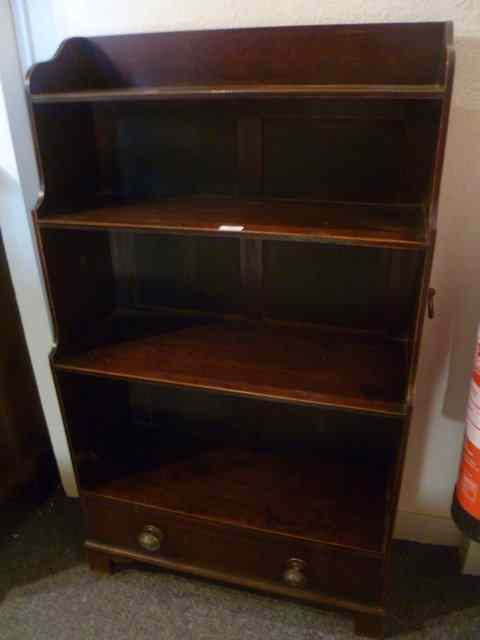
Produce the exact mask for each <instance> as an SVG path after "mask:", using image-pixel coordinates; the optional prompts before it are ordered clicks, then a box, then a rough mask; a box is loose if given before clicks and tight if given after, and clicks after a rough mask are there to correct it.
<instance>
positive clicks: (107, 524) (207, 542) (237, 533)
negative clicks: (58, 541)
mask: <svg viewBox="0 0 480 640" xmlns="http://www.w3.org/2000/svg"><path fill="white" fill-rule="evenodd" d="M82 499H83V501H84V503H85V504H86V505H87V507H89V508H90V511H89V512H90V518H89V520H88V523H87V526H88V537H89V539H90V540H91V541H92V542H93V541H96V542H97V543H100V544H104V545H111V546H114V547H117V548H120V549H123V550H126V551H132V552H137V553H139V554H143V555H144V556H145V557H146V558H147V559H148V558H150V559H154V558H159V559H161V558H163V559H165V560H170V561H173V562H179V563H182V562H183V563H190V564H192V565H194V566H197V567H198V568H201V567H204V568H210V569H216V570H220V571H221V570H223V571H224V572H225V573H227V572H229V573H231V574H233V575H237V576H243V577H246V578H248V577H255V578H258V579H263V580H268V581H269V582H270V583H276V584H277V585H278V586H279V587H281V586H283V587H285V588H288V585H287V584H286V583H285V582H284V580H283V578H282V574H283V572H284V571H285V566H286V563H287V560H288V559H289V558H292V557H293V558H295V557H300V558H303V559H304V560H305V561H306V562H307V570H306V573H308V586H307V588H306V589H298V591H300V592H302V591H311V592H315V591H316V592H317V593H322V592H323V593H324V594H331V595H333V594H336V595H338V596H339V595H343V596H344V597H350V598H352V599H353V598H355V600H356V602H357V605H358V607H359V608H360V609H361V608H362V605H363V606H368V605H370V607H372V608H373V607H374V606H375V603H376V601H377V599H378V589H379V586H380V584H381V580H380V572H381V560H380V559H379V558H377V557H375V555H374V554H370V555H367V554H364V553H357V552H355V551H353V550H348V549H344V548H341V547H332V546H329V545H321V544H317V543H314V542H310V541H308V540H301V539H295V538H290V537H287V536H284V535H279V534H275V533H273V532H263V531H255V530H253V529H251V528H243V527H233V526H231V525H229V524H227V523H221V522H209V521H207V520H205V519H200V518H195V517H191V516H187V515H182V514H176V513H171V512H168V511H165V510H163V509H160V508H157V507H156V506H148V507H146V506H142V505H141V504H134V503H132V502H129V501H126V500H124V499H122V498H121V497H120V496H119V495H117V496H115V498H114V499H110V498H107V497H104V496H100V495H98V494H94V493H85V494H83V496H82ZM106 508H107V509H109V510H110V514H111V518H110V519H109V520H105V519H104V518H103V517H102V511H103V510H105V509H106ZM148 524H150V525H153V526H155V527H157V528H158V529H160V531H162V533H163V534H164V539H163V541H162V545H161V546H160V549H159V550H158V551H154V552H148V551H146V550H145V549H143V548H142V547H141V546H140V544H139V542H138V536H139V534H140V532H141V531H142V529H143V527H145V525H148ZM349 565H350V568H349ZM353 568H354V572H353V573H354V575H353V576H351V575H350V576H349V573H350V572H351V570H352V569H353ZM342 574H343V576H344V577H347V576H348V577H349V578H350V580H348V579H347V580H345V579H343V580H342V579H339V578H340V576H341V575H342Z"/></svg>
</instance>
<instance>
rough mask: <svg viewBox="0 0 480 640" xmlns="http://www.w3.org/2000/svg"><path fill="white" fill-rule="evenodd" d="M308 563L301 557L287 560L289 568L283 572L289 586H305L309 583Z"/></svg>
mask: <svg viewBox="0 0 480 640" xmlns="http://www.w3.org/2000/svg"><path fill="white" fill-rule="evenodd" d="M306 567H307V563H306V562H305V561H304V560H300V559H299V558H290V560H287V568H286V569H285V572H284V574H283V580H284V581H285V582H286V583H287V584H288V586H289V587H304V586H305V585H306V584H307V576H306V574H305V569H306Z"/></svg>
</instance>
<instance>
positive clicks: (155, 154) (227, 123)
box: [112, 109, 237, 200]
mask: <svg viewBox="0 0 480 640" xmlns="http://www.w3.org/2000/svg"><path fill="white" fill-rule="evenodd" d="M114 122H115V130H114V132H113V135H114V139H113V141H112V142H113V145H114V147H115V155H114V158H113V161H114V162H115V163H116V167H114V168H113V170H114V171H116V176H115V178H116V184H115V183H114V185H113V188H114V193H115V195H119V196H120V197H122V198H125V199H126V200H132V199H133V200H144V199H154V198H160V197H162V196H169V195H182V194H190V193H212V194H214V193H219V194H227V195H233V193H234V191H235V184H236V180H237V155H236V154H237V144H236V122H235V119H234V118H233V117H232V115H230V114H228V113H227V114H220V113H218V112H213V113H212V112H211V110H210V111H209V110H208V109H199V110H197V111H196V113H195V116H194V117H192V114H191V113H184V112H182V110H181V109H180V110H179V112H176V111H174V110H173V111H171V110H162V109H160V110H158V111H157V112H155V111H150V112H147V114H145V113H142V112H138V111H137V112H136V111H133V112H130V110H126V111H125V112H123V110H122V111H121V112H120V113H119V114H118V117H117V118H116V120H115V121H114Z"/></svg>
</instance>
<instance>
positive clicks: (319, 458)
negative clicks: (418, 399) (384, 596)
mask: <svg viewBox="0 0 480 640" xmlns="http://www.w3.org/2000/svg"><path fill="white" fill-rule="evenodd" d="M140 434H141V435H140V436H139V438H141V439H142V441H141V442H139V443H138V444H137V445H136V446H135V449H133V448H132V450H131V451H130V456H131V457H132V458H135V459H138V457H139V455H140V452H141V455H142V458H143V460H142V468H141V470H140V471H135V461H133V460H132V461H131V463H130V466H131V467H133V469H132V471H130V472H128V471H125V468H124V465H122V464H121V462H119V464H118V470H115V467H113V468H112V470H111V471H110V472H109V476H110V479H109V480H104V481H103V482H102V481H99V482H98V484H97V483H95V481H94V483H93V486H92V487H91V488H90V487H88V488H87V493H93V494H95V495H98V496H103V497H106V498H111V499H113V500H122V501H124V502H127V503H133V504H139V505H150V506H151V507H153V508H158V509H161V510H167V511H172V512H176V513H183V514H188V515H192V516H195V517H199V518H202V519H206V520H209V521H214V522H222V523H226V524H231V525H235V526H237V527H245V528H249V529H255V530H263V531H270V532H276V533H281V534H285V535H288V536H291V537H295V538H301V539H307V540H311V541H317V542H321V543H326V544H333V545H335V546H341V547H347V548H351V549H357V550H362V551H368V552H376V555H377V556H378V557H381V554H382V549H383V544H384V526H385V514H386V509H387V498H386V495H387V487H388V485H389V481H390V475H389V472H390V470H391V468H390V464H389V461H388V460H384V461H382V462H379V463H374V464H372V461H371V460H369V459H366V460H361V461H358V460H355V459H353V460H349V458H348V455H347V456H342V455H341V452H332V451H329V450H327V451H326V452H325V451H322V450H321V449H320V448H319V449H317V450H316V451H311V452H306V451H301V452H298V451H297V452H294V453H289V452H287V451H284V452H282V453H271V452H265V451H255V450H248V449H229V448H227V449H225V448H220V449H218V450H215V449H213V450H205V451H202V450H201V449H200V450H198V451H189V446H188V445H185V443H184V442H181V443H172V444H166V443H165V440H166V439H163V440H162V439H161V438H159V437H158V435H157V437H156V441H155V440H154V441H153V443H152V437H151V436H150V438H149V436H148V434H146V435H145V434H142V432H141V431H140ZM181 445H183V446H181ZM130 446H131V447H132V445H130ZM197 446H198V445H197ZM119 455H120V454H119ZM125 455H126V453H125V452H123V456H125ZM112 464H113V463H112ZM137 465H138V463H137ZM143 469H145V470H143ZM103 473H105V471H103ZM319 486H320V487H322V491H319V489H318V487H319ZM286 496H288V497H289V499H288V500H286ZM293 557H295V555H293Z"/></svg>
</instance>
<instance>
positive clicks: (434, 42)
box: [27, 22, 452, 102]
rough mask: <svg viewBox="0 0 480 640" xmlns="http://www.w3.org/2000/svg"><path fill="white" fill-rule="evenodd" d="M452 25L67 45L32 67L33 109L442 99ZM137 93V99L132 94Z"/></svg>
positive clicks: (205, 34)
mask: <svg viewBox="0 0 480 640" xmlns="http://www.w3.org/2000/svg"><path fill="white" fill-rule="evenodd" d="M451 51H452V24H451V23H448V22H424V23H404V24H367V25H364V24H352V25H321V26H303V27H270V28H255V29H230V30H213V31H212V30H211V31H183V32H165V33H147V34H130V35H115V36H101V37H93V38H71V39H69V40H66V41H65V42H64V43H63V44H62V45H61V47H60V49H59V51H58V52H57V54H56V55H55V57H54V58H53V59H52V60H51V61H49V62H44V63H40V64H37V65H35V66H34V67H33V68H32V70H31V71H30V73H29V76H28V80H27V84H28V88H29V91H30V93H31V95H32V98H33V100H34V102H42V101H45V102H49V101H52V100H53V101H55V96H56V99H57V101H65V100H68V94H70V99H71V100H72V101H73V100H79V99H82V95H83V96H87V98H88V99H95V96H97V97H98V99H102V96H103V97H104V98H106V99H115V98H122V92H126V97H130V98H135V97H140V98H141V97H160V98H161V97H167V98H172V99H177V98H184V97H193V98H196V97H200V98H208V97H219V95H220V96H223V97H225V96H226V97H229V96H233V97H241V96H242V95H245V96H246V97H256V96H257V95H258V94H261V90H260V89H259V87H266V88H267V89H266V94H267V95H269V96H276V95H283V94H286V95H291V94H293V95H296V94H300V95H305V96H309V95H316V94H319V95H322V94H325V93H326V94H328V93H340V94H342V93H349V92H352V93H354V94H357V93H358V94H362V93H365V94H374V95H380V96H381V95H382V94H383V93H384V94H385V95H386V96H388V95H389V94H392V93H399V94H404V95H406V94H408V93H409V92H412V93H415V94H419V95H422V94H426V95H429V94H431V95H432V97H434V96H435V95H436V94H440V95H441V94H442V92H443V89H444V88H445V84H446V76H447V66H448V59H449V55H451ZM137 92H138V94H137Z"/></svg>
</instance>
